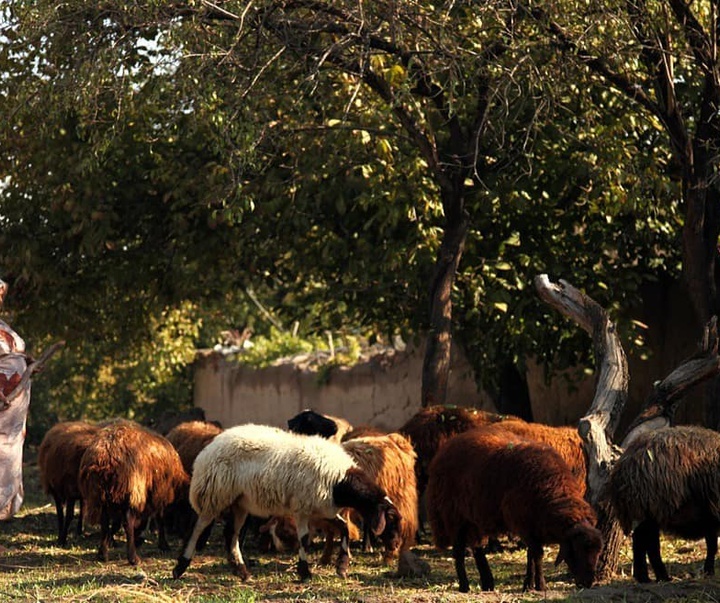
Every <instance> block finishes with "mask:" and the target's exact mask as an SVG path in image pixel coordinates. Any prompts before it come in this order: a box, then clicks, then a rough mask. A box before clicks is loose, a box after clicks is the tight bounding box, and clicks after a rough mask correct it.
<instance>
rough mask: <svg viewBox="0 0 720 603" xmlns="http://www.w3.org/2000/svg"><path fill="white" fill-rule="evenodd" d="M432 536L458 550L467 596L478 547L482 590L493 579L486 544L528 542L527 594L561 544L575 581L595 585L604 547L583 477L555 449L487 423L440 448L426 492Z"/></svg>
mask: <svg viewBox="0 0 720 603" xmlns="http://www.w3.org/2000/svg"><path fill="white" fill-rule="evenodd" d="M427 502H428V512H429V518H430V525H431V527H432V532H433V539H434V541H435V544H436V546H438V547H439V548H447V547H450V546H452V548H453V557H454V558H455V569H456V571H457V576H458V582H459V586H460V591H461V592H468V590H469V583H468V579H467V573H466V571H465V549H466V547H467V546H471V547H472V548H473V554H474V557H475V563H476V565H477V568H478V571H479V572H480V583H481V586H482V589H483V590H493V589H494V587H495V583H494V579H493V575H492V572H491V570H490V566H489V565H488V562H487V558H486V556H485V551H484V549H483V546H484V545H485V544H486V542H487V540H488V538H489V537H491V536H499V535H501V534H512V535H515V536H518V537H519V538H521V539H522V540H523V542H524V543H525V544H526V545H527V572H526V575H525V582H524V588H525V589H533V588H534V589H537V590H544V589H545V578H544V576H543V570H542V557H543V546H544V545H545V544H549V543H560V554H561V555H562V558H563V559H564V560H565V562H566V563H567V565H568V567H569V568H570V572H571V573H572V574H573V576H574V578H575V582H576V583H577V584H578V585H580V586H585V587H589V586H591V585H592V583H593V580H594V573H595V566H596V564H597V560H598V557H599V555H600V550H601V548H602V537H601V535H600V531H599V530H597V529H596V528H595V523H596V517H595V513H594V512H593V510H592V508H591V507H590V505H589V504H588V502H587V501H586V500H585V499H584V498H583V495H582V492H581V490H580V486H579V484H578V481H577V479H575V477H574V476H573V475H572V473H571V472H570V469H569V467H568V466H567V464H566V463H565V461H563V460H562V458H561V457H560V455H559V454H558V453H557V452H555V450H554V449H552V448H550V447H549V446H547V445H544V444H540V443H538V442H532V441H528V440H524V439H522V438H520V437H518V436H515V435H514V434H511V433H508V432H506V431H503V430H502V429H498V428H497V427H496V426H486V427H482V428H477V429H474V430H471V431H468V432H466V433H463V434H459V435H457V436H455V437H454V438H451V439H450V440H448V442H447V443H446V444H445V445H444V446H443V447H442V448H441V449H440V450H439V451H438V453H437V455H436V456H435V459H434V460H433V462H432V463H431V465H430V480H429V483H428V489H427Z"/></svg>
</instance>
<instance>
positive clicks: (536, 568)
mask: <svg viewBox="0 0 720 603" xmlns="http://www.w3.org/2000/svg"><path fill="white" fill-rule="evenodd" d="M542 559H543V547H542V545H538V544H529V545H528V548H527V570H526V572H525V583H524V584H523V590H524V591H525V590H538V591H544V590H545V576H544V575H543V568H542Z"/></svg>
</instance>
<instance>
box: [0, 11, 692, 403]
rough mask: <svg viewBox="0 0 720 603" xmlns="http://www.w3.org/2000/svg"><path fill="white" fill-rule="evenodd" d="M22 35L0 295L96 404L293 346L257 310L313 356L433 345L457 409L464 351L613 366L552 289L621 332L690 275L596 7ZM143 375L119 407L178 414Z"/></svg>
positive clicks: (190, 23) (27, 20) (645, 120)
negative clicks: (559, 278) (160, 367)
mask: <svg viewBox="0 0 720 603" xmlns="http://www.w3.org/2000/svg"><path fill="white" fill-rule="evenodd" d="M599 10H600V9H599ZM607 10H608V11H609V10H610V9H607ZM4 11H5V13H4V20H3V24H2V34H1V35H2V41H3V42H4V43H3V44H1V45H0V73H3V77H2V79H0V111H1V112H2V114H3V115H5V116H7V118H6V119H5V120H4V122H3V124H1V125H0V141H1V142H2V144H0V148H2V153H0V178H4V188H3V190H2V201H1V202H0V223H1V224H2V229H1V230H0V269H1V270H2V271H3V274H2V276H3V278H4V279H5V280H6V281H9V282H11V285H12V288H11V294H10V297H9V299H8V302H7V305H8V309H9V310H10V311H11V312H12V314H13V317H14V320H15V326H16V328H17V329H18V330H20V331H22V332H23V335H24V336H25V338H26V339H28V340H29V341H32V340H36V341H37V342H38V343H41V342H43V341H48V340H51V339H52V338H57V337H62V338H65V339H67V340H68V341H69V352H68V353H67V366H64V367H62V370H60V365H58V369H57V370H58V373H59V374H63V375H68V374H71V373H72V372H73V371H74V372H75V378H76V379H78V380H82V381H83V382H84V384H83V386H82V387H80V386H77V387H73V386H72V385H71V383H72V382H73V381H72V380H71V383H68V382H66V383H65V384H64V385H63V386H62V388H63V393H65V394H67V395H68V396H69V397H70V398H71V399H73V400H77V401H80V400H82V399H83V396H85V400H86V401H87V400H88V392H89V391H91V390H92V392H93V394H92V395H93V396H97V397H100V398H103V397H104V398H107V397H112V396H117V392H118V386H117V384H118V378H117V371H118V370H119V367H121V366H123V367H125V368H126V369H127V367H128V366H133V367H136V369H134V370H137V371H139V372H142V371H143V370H145V371H151V367H152V366H153V365H155V364H156V363H158V355H157V350H158V349H162V350H172V349H177V347H178V343H179V342H182V344H181V345H180V349H182V350H186V351H187V350H191V349H192V347H193V346H194V345H208V344H212V343H213V342H214V341H215V340H216V338H217V337H218V333H219V331H220V330H222V329H226V328H228V327H238V326H241V325H244V324H248V323H250V324H252V325H253V326H254V328H256V329H257V330H260V331H262V330H263V329H265V330H267V329H269V328H270V324H269V323H268V322H267V321H263V318H262V314H259V313H258V312H257V304H256V303H255V301H253V298H255V299H256V300H260V303H261V305H262V306H263V307H265V308H269V309H270V310H271V312H272V313H274V314H275V315H276V316H279V317H281V320H282V321H283V322H284V323H285V324H290V323H291V322H292V321H295V320H298V321H300V324H301V325H302V329H303V330H304V331H305V332H308V333H310V332H317V331H322V330H324V329H333V330H343V329H346V330H349V329H355V330H359V331H361V332H363V333H375V334H378V335H382V336H387V335H391V334H393V333H396V332H402V333H406V334H407V333H426V332H427V333H430V338H431V343H433V342H434V343H433V345H431V346H430V347H431V351H432V350H434V351H435V352H434V353H435V355H434V356H432V353H431V359H432V360H433V361H434V362H436V364H435V367H434V369H435V370H434V371H433V372H432V374H431V377H430V378H428V383H427V388H426V390H427V392H428V397H429V399H433V400H436V399H438V398H437V396H441V393H439V392H442V386H443V384H442V366H441V365H442V359H443V358H444V357H446V356H447V354H448V353H449V346H450V341H451V335H454V336H455V337H456V338H459V340H460V341H462V342H463V344H464V345H465V347H466V348H467V349H468V350H469V351H470V353H471V356H472V357H473V359H474V361H475V365H476V367H477V368H478V370H479V373H480V374H481V376H482V378H483V379H484V382H485V384H487V385H489V386H491V387H492V386H497V375H498V370H497V368H498V367H500V366H502V365H503V364H504V363H507V362H511V363H521V362H522V361H523V359H524V358H525V356H526V355H527V354H534V355H539V356H540V357H541V358H546V359H550V358H554V359H555V360H556V361H564V362H571V361H573V360H576V359H577V358H578V357H584V356H585V355H586V354H587V353H588V352H589V349H590V348H589V343H588V342H587V341H585V340H584V339H582V338H581V337H582V336H579V335H578V334H577V333H576V330H575V329H574V327H572V326H571V325H567V324H565V323H564V322H562V321H561V320H559V319H557V318H556V317H554V316H553V315H552V314H551V313H549V312H548V311H547V309H546V308H543V307H542V304H541V303H540V302H539V300H537V299H536V297H535V295H534V293H533V291H532V288H531V287H529V285H530V283H531V282H532V278H533V277H534V276H535V275H536V274H538V273H540V272H546V273H549V274H556V275H570V274H571V275H572V280H573V282H574V283H576V284H577V285H579V286H582V287H586V288H588V290H589V291H590V293H591V294H592V295H593V296H594V297H595V299H597V300H598V301H599V302H600V303H601V304H602V305H604V306H605V307H613V308H615V309H616V310H617V309H619V308H621V307H626V306H627V305H630V304H632V303H635V300H636V299H637V295H638V289H639V287H640V284H641V283H642V282H643V281H645V280H647V279H656V278H658V277H659V276H662V275H668V276H670V277H674V276H677V274H678V271H679V267H680V264H681V257H680V253H679V235H680V233H681V230H680V229H681V227H682V224H683V215H682V212H683V205H682V195H681V193H682V191H681V186H680V184H681V183H682V180H681V179H679V178H678V174H677V168H676V162H675V155H674V148H673V147H671V146H669V145H668V144H667V142H666V139H667V134H666V131H665V130H664V125H665V124H664V123H663V122H661V121H659V120H658V117H657V115H655V114H653V113H652V112H647V111H637V110H636V109H635V107H636V104H637V99H635V98H630V97H629V95H628V94H627V91H626V90H624V89H622V88H620V87H619V86H617V85H613V84H614V82H613V80H612V78H610V79H609V80H608V81H603V80H602V79H601V78H593V77H588V72H587V70H586V66H587V65H588V64H589V62H588V60H587V57H586V55H585V54H582V53H581V52H580V51H579V47H578V46H577V45H573V42H572V38H571V37H570V33H572V32H574V31H576V30H579V28H580V27H581V26H582V24H583V22H584V21H583V20H584V19H585V17H586V15H585V14H584V12H583V9H581V8H580V7H577V6H575V5H574V4H573V3H572V2H562V3H560V4H558V7H557V11H555V12H556V13H557V14H561V15H562V16H563V20H564V21H563V22H562V23H561V24H558V23H552V22H549V21H548V20H547V19H546V18H545V15H544V14H542V13H538V12H537V11H535V12H533V10H532V7H525V6H522V5H519V4H515V3H505V2H491V3H485V4H483V5H482V6H479V5H471V4H467V5H466V4H457V3H448V4H446V5H445V4H443V5H436V4H433V3H424V2H412V3H401V4H399V5H398V4H397V3H385V2H375V3H371V4H365V3H350V2H334V3H322V2H312V3H308V2H292V3H286V2H272V1H267V0H266V1H263V2H260V3H244V2H239V1H227V2H221V3H212V2H208V1H197V2H188V3H182V4H177V3H167V2H150V3H132V2H121V1H119V0H118V1H114V0H111V1H109V2H102V3H101V2H97V1H92V0H72V1H70V2H65V3H63V4H61V5H57V4H56V3H51V2H46V1H45V0H41V1H40V2H26V1H24V0H14V1H13V2H11V3H10V4H9V5H8V6H7V7H6V8H5V9H4ZM553 14H555V13H553ZM613 14H614V13H613ZM565 20H566V21H565ZM600 21H601V19H598V23H600ZM614 25H615V23H614V22H613V26H614ZM590 34H592V35H589V37H587V38H585V40H586V41H587V43H588V48H589V49H591V50H593V49H595V47H594V46H593V44H597V45H598V48H602V49H605V50H607V51H608V52H610V51H611V48H608V46H607V45H605V44H603V46H602V47H601V46H600V43H601V40H603V39H604V38H605V31H604V29H603V28H602V27H601V26H600V25H598V24H595V26H594V28H592V29H591V30H590ZM588 52H589V51H588ZM569 55H571V56H572V57H574V58H577V59H578V60H577V61H568V60H567V57H568V56H569ZM614 56H615V58H616V60H617V61H618V65H619V67H620V66H621V67H622V68H623V69H625V68H627V69H628V70H629V69H630V68H636V67H637V57H633V56H631V55H630V54H627V55H625V54H620V53H617V54H616V55H614ZM591 66H592V64H591ZM619 67H618V68H619ZM687 77H688V78H690V74H689V73H688V75H687ZM608 82H609V84H610V85H608ZM248 293H252V296H250V295H248ZM171 317H175V318H171ZM620 324H621V327H622V326H623V323H622V321H620ZM177 325H184V326H177ZM625 327H626V328H628V329H629V328H631V327H630V326H629V323H625ZM169 333H174V334H175V336H174V337H173V336H170V335H168V334H169ZM169 339H172V340H173V341H172V345H170V343H171V342H170V341H169ZM153 342H154V343H153ZM148 346H149V347H148ZM72 350H74V351H75V352H74V354H71V351H72ZM165 353H166V352H163V354H165ZM163 357H167V358H175V359H177V355H175V356H173V353H172V352H171V351H170V352H167V355H166V356H163ZM81 358H82V361H80V359H81ZM186 362H187V357H183V360H182V361H178V362H177V363H176V364H175V365H173V366H177V367H181V366H185V365H186ZM109 363H110V364H109ZM128 363H129V364H128ZM171 364H172V363H171ZM109 365H112V367H113V370H111V371H109V372H110V373H111V374H113V375H114V377H113V378H109V377H107V376H108V366H109ZM137 367H144V368H137ZM438 367H439V368H438ZM127 372H128V371H127V370H126V371H125V373H127ZM139 372H138V373H137V374H135V375H134V376H133V377H127V379H129V380H130V381H132V382H133V384H134V386H133V387H131V388H125V389H124V390H123V392H124V393H123V396H124V397H126V398H127V399H126V400H125V401H124V402H122V403H120V401H119V400H117V401H113V402H110V403H108V404H109V405H110V406H111V407H113V405H114V404H116V402H117V404H118V405H119V406H118V407H119V408H120V409H123V410H127V409H129V408H132V407H133V406H134V405H136V404H137V403H138V401H139V400H140V399H145V398H147V400H148V404H150V403H155V402H157V400H158V399H160V398H162V394H161V393H159V391H160V390H159V389H158V388H160V389H162V388H161V386H160V385H159V383H160V382H161V381H162V380H161V379H160V378H159V377H158V376H157V375H156V376H155V377H153V378H152V379H151V381H152V386H148V384H147V382H143V381H142V379H141V378H140V377H139ZM100 374H104V375H105V376H106V377H107V379H105V380H104V381H103V380H98V379H97V377H98V375H100ZM145 374H149V373H147V372H146V373H145ZM429 374H430V373H429ZM99 381H103V382H104V383H107V384H109V385H108V388H109V389H108V390H107V391H105V392H103V393H102V395H101V394H100V393H99V392H100V387H99V386H98V383H99ZM120 381H121V382H123V383H125V384H126V383H127V381H123V380H120ZM70 390H72V391H70ZM56 391H57V392H59V391H60V390H59V389H58V390H56ZM141 391H144V392H145V393H144V394H141V393H140V392H141ZM112 392H114V393H112ZM186 395H187V394H186ZM170 397H172V398H175V399H177V398H178V397H182V395H180V394H172V395H171V396H170Z"/></svg>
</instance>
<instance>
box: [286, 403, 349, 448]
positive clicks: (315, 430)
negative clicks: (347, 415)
mask: <svg viewBox="0 0 720 603" xmlns="http://www.w3.org/2000/svg"><path fill="white" fill-rule="evenodd" d="M287 424H288V429H289V430H290V431H292V432H293V433H299V434H304V435H319V436H322V437H324V438H327V439H328V440H331V441H333V442H341V441H342V437H343V436H344V435H345V434H346V433H348V432H349V431H351V430H352V425H350V423H348V422H347V421H346V420H345V419H341V418H339V417H333V416H331V415H323V414H320V413H318V412H315V411H314V410H311V409H309V408H307V409H305V410H303V411H302V412H300V413H298V414H297V415H295V416H294V417H293V418H292V419H289V420H288V422H287Z"/></svg>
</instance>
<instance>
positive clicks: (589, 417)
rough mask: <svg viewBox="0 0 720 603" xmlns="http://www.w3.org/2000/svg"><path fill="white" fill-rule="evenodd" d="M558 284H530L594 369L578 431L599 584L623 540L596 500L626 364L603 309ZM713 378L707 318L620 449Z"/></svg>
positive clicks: (543, 279)
mask: <svg viewBox="0 0 720 603" xmlns="http://www.w3.org/2000/svg"><path fill="white" fill-rule="evenodd" d="M560 283H561V284H560V285H553V284H552V283H550V281H549V280H548V278H547V276H546V275H540V276H538V277H536V279H535V286H536V288H537V289H538V293H539V295H540V297H541V298H542V299H543V300H544V301H546V302H547V303H549V304H550V305H552V306H553V307H554V308H556V309H557V310H559V311H560V312H561V313H562V314H564V315H565V316H568V317H570V318H572V319H573V320H575V322H577V323H578V324H579V325H580V326H581V327H582V328H583V329H585V330H586V331H587V332H588V333H590V334H591V335H592V337H593V350H594V353H595V358H596V360H597V364H598V369H599V376H598V383H597V387H596V391H595V397H594V398H593V403H592V405H591V407H590V410H589V411H588V413H587V414H586V415H585V416H584V417H583V418H582V419H580V422H579V425H578V432H579V433H580V436H581V437H582V438H583V441H584V442H585V450H586V453H587V455H588V498H589V500H590V502H592V503H593V505H594V506H595V508H596V510H597V512H598V527H599V528H600V529H601V531H602V533H603V538H604V541H605V544H604V547H603V552H602V555H601V557H600V560H599V563H598V571H597V575H598V579H599V580H606V579H608V578H610V577H611V576H612V575H613V574H614V573H615V572H616V570H617V565H618V559H619V551H620V546H621V544H622V541H623V536H622V533H621V530H620V528H619V525H618V523H617V521H615V519H614V517H613V513H612V509H610V508H608V507H607V506H606V505H605V504H604V503H602V497H601V496H600V495H601V493H602V491H603V490H604V488H605V484H606V483H607V480H608V476H609V473H610V470H611V469H612V466H613V464H614V462H615V460H616V459H617V457H618V456H619V454H620V452H621V449H620V448H618V447H617V446H615V445H614V444H613V443H612V439H611V438H612V436H613V434H614V432H615V430H616V429H617V424H618V421H619V420H620V415H621V413H622V410H623V407H624V405H625V401H626V399H627V386H628V380H629V375H628V369H627V362H626V360H625V354H624V352H623V349H622V344H621V343H620V340H619V338H618V336H617V332H616V329H615V326H614V325H613V323H612V322H611V321H610V320H609V318H608V316H607V313H606V312H605V310H603V309H602V308H601V307H600V306H599V305H598V304H597V303H595V302H594V301H593V300H592V299H590V298H589V297H588V296H586V295H583V294H582V293H580V292H579V291H578V290H577V289H575V288H573V287H571V286H570V285H568V284H567V283H564V282H562V281H561V282H560ZM718 374H720V356H719V355H718V331H717V318H716V317H713V318H712V319H711V320H710V321H709V322H708V324H707V325H706V326H705V332H704V335H703V338H702V341H701V343H700V345H699V350H698V352H697V353H696V354H694V355H693V356H691V357H690V358H688V359H687V360H685V361H684V362H683V363H682V364H681V365H680V366H679V367H678V368H676V369H675V370H674V371H672V372H671V373H670V375H668V376H667V377H666V378H665V379H664V380H663V381H662V382H661V383H659V384H658V385H656V386H655V387H654V389H653V392H652V393H651V395H650V396H649V397H648V399H647V400H646V402H645V404H644V405H643V410H642V411H641V412H640V414H639V415H638V416H637V417H636V419H635V420H634V421H633V423H632V424H631V426H630V428H629V429H628V434H627V435H626V436H625V439H624V441H623V446H626V445H627V444H628V442H630V441H631V440H632V438H634V437H636V436H637V435H638V434H640V433H643V432H644V431H648V430H650V429H657V428H658V427H663V426H665V425H669V424H670V422H671V420H672V418H673V415H674V414H675V410H676V409H677V406H678V404H679V402H680V400H681V399H682V396H683V394H684V393H685V392H686V391H688V390H689V389H690V388H691V387H693V386H695V385H697V384H698V383H700V382H702V381H706V380H708V379H713V378H715V377H717V375H718Z"/></svg>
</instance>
